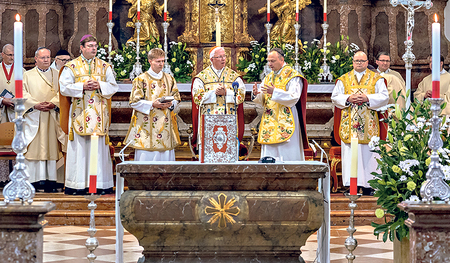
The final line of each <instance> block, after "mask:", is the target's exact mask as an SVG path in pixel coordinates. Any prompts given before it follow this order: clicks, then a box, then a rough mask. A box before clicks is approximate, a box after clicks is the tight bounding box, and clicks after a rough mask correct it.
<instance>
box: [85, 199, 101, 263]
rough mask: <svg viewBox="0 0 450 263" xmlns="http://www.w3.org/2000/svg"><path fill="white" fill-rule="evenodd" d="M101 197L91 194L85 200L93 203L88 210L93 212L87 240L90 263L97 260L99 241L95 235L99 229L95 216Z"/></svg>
mask: <svg viewBox="0 0 450 263" xmlns="http://www.w3.org/2000/svg"><path fill="white" fill-rule="evenodd" d="M99 197H100V196H99V195H95V194H91V195H87V196H85V198H86V199H87V200H89V201H91V202H90V203H89V204H88V209H89V210H91V217H90V220H89V228H88V230H87V232H88V233H89V236H90V237H89V238H88V239H87V240H86V244H85V245H86V248H87V249H88V250H89V255H87V259H88V260H89V262H90V263H93V262H94V260H95V259H96V258H97V256H96V255H94V250H95V249H96V248H97V247H98V240H97V238H96V237H94V236H95V233H97V229H95V216H94V210H95V209H96V208H97V204H95V203H94V202H95V200H97V199H98V198H99Z"/></svg>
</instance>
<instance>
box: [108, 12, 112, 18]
mask: <svg viewBox="0 0 450 263" xmlns="http://www.w3.org/2000/svg"><path fill="white" fill-rule="evenodd" d="M108 19H109V20H112V11H109V15H108Z"/></svg>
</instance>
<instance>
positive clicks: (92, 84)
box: [83, 79, 100, 91]
mask: <svg viewBox="0 0 450 263" xmlns="http://www.w3.org/2000/svg"><path fill="white" fill-rule="evenodd" d="M99 88H100V84H99V83H98V81H96V80H94V79H90V80H88V81H86V82H85V83H83V89H84V90H89V91H92V90H96V89H99Z"/></svg>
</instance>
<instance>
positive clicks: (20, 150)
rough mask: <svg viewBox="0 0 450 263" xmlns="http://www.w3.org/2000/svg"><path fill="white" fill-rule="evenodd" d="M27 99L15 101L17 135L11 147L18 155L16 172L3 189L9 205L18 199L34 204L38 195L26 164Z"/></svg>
mask: <svg viewBox="0 0 450 263" xmlns="http://www.w3.org/2000/svg"><path fill="white" fill-rule="evenodd" d="M26 100H27V99H23V98H20V99H14V104H15V107H14V111H15V113H16V116H17V117H16V119H14V122H15V124H16V128H15V131H16V135H15V136H14V139H13V141H12V144H11V147H12V149H13V150H14V152H15V153H16V154H17V157H16V165H14V171H12V173H11V174H10V175H9V179H11V181H10V182H9V183H8V184H7V185H6V186H5V188H4V189H3V196H4V198H5V203H6V204H9V203H10V202H11V201H14V200H15V199H16V198H19V199H20V201H22V204H24V202H28V203H29V204H31V203H33V197H34V195H35V193H36V190H35V189H34V187H33V185H31V184H30V182H29V181H28V178H29V177H30V175H29V174H28V172H27V170H26V167H27V166H26V164H25V157H24V155H23V154H24V153H25V149H26V148H27V145H26V143H25V136H24V130H23V123H24V122H25V120H24V118H23V116H22V115H23V113H24V111H25V105H24V104H25V101H26Z"/></svg>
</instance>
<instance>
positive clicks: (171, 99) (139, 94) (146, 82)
mask: <svg viewBox="0 0 450 263" xmlns="http://www.w3.org/2000/svg"><path fill="white" fill-rule="evenodd" d="M164 57H165V53H164V51H163V50H162V49H160V48H154V49H152V50H150V52H148V62H149V63H150V69H149V70H148V71H147V72H145V73H142V74H141V75H139V76H138V77H137V78H135V79H134V80H133V89H132V91H131V94H130V106H131V107H132V108H133V116H132V117H131V124H130V128H129V129H128V134H127V136H126V138H125V143H126V144H128V143H129V142H130V141H131V144H130V146H131V147H133V148H134V149H136V151H135V157H134V160H135V161H175V147H176V146H178V145H180V143H181V141H180V135H179V134H178V127H177V118H176V114H175V113H174V110H175V109H176V108H177V107H178V104H179V102H180V100H181V98H180V93H179V92H178V88H177V83H176V81H175V79H174V77H172V76H171V75H170V74H167V73H164V72H162V69H163V67H164Z"/></svg>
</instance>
